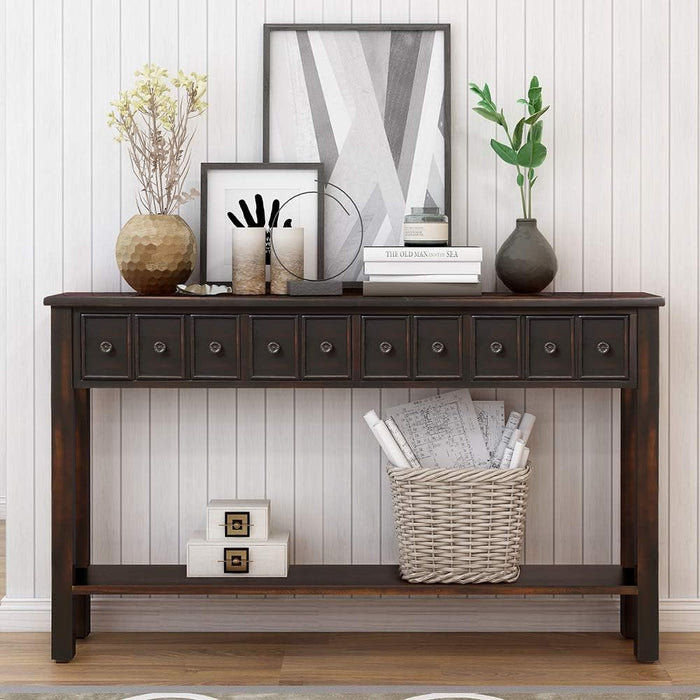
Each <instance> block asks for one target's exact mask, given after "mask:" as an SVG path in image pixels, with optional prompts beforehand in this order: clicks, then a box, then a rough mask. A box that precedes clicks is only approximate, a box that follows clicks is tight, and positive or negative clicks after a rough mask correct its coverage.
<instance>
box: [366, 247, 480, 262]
mask: <svg viewBox="0 0 700 700" xmlns="http://www.w3.org/2000/svg"><path fill="white" fill-rule="evenodd" d="M362 255H363V260H364V261H365V262H401V261H404V260H453V261H460V260H461V261H465V262H481V260H482V258H483V249H482V248H480V247H478V246H451V247H442V246H365V247H364V248H363V249H362Z"/></svg>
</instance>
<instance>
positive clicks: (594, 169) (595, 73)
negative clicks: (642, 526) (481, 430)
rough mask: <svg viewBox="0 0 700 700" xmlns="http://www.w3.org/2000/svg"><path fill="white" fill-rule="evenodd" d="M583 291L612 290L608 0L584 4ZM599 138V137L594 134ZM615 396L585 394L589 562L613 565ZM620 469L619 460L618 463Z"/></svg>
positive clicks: (585, 516)
mask: <svg viewBox="0 0 700 700" xmlns="http://www.w3.org/2000/svg"><path fill="white" fill-rule="evenodd" d="M583 23H584V30H583V94H584V98H585V99H584V100H583V123H584V131H585V133H584V144H583V168H582V170H583V210H582V211H583V290H584V291H610V290H611V289H612V273H611V260H612V220H611V212H612V194H611V192H612V169H611V153H612V120H611V118H610V94H611V90H612V60H611V58H612V57H611V52H610V46H611V41H612V14H611V11H610V6H609V3H607V2H606V1H605V0H593V1H592V2H586V3H584V5H583ZM593 133H595V138H589V137H588V135H589V134H593ZM611 421H612V391H611V390H609V389H591V390H588V391H584V392H583V459H584V471H583V559H584V562H585V563H590V564H594V563H608V562H611V561H612V556H613V552H612V539H613V536H615V535H614V533H617V531H618V530H619V523H618V522H617V521H615V520H613V504H612V496H609V497H601V495H600V494H603V493H605V494H611V489H612V483H613V470H614V469H615V466H616V465H614V464H613V459H612V425H611ZM617 466H618V467H619V460H617Z"/></svg>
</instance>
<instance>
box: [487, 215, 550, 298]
mask: <svg viewBox="0 0 700 700" xmlns="http://www.w3.org/2000/svg"><path fill="white" fill-rule="evenodd" d="M496 274H497V275H498V278H499V279H500V280H501V282H503V284H505V285H506V287H508V289H510V291H511V292H515V293H517V294H536V293H537V292H541V291H542V290H543V289H544V288H545V287H546V286H547V285H548V284H549V283H550V282H551V281H552V280H553V279H554V275H556V274H557V256H556V255H555V254H554V250H553V249H552V246H551V245H549V242H548V241H547V239H546V238H545V237H544V236H543V235H542V234H541V233H540V232H539V230H538V229H537V219H517V220H516V224H515V230H514V231H513V233H511V234H510V236H508V238H507V239H506V240H505V242H504V243H503V245H502V246H501V248H500V250H499V251H498V254H497V255H496Z"/></svg>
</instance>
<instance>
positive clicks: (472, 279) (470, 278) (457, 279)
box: [369, 275, 481, 284]
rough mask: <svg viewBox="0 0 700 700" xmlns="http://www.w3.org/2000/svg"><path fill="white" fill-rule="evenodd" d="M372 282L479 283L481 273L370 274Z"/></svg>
mask: <svg viewBox="0 0 700 700" xmlns="http://www.w3.org/2000/svg"><path fill="white" fill-rule="evenodd" d="M369 281H370V282H419V283H422V284H429V283H430V282H453V283H455V284H460V283H461V284H478V283H479V282H480V281H481V276H480V275H370V276H369Z"/></svg>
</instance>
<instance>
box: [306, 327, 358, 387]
mask: <svg viewBox="0 0 700 700" xmlns="http://www.w3.org/2000/svg"><path fill="white" fill-rule="evenodd" d="M301 352H302V376H303V378H304V379H331V378H333V379H350V376H351V369H350V366H351V365H350V356H351V353H350V317H349V316H303V317H302V346H301Z"/></svg>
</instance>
